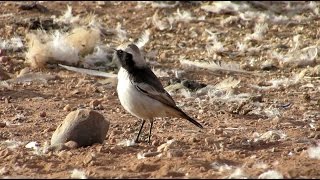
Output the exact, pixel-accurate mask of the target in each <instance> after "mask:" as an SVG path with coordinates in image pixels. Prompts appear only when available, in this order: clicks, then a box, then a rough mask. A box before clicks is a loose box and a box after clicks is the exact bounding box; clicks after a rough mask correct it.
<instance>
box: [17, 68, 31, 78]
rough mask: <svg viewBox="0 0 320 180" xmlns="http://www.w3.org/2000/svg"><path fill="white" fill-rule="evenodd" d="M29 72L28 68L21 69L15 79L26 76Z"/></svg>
mask: <svg viewBox="0 0 320 180" xmlns="http://www.w3.org/2000/svg"><path fill="white" fill-rule="evenodd" d="M29 72H30V68H29V67H25V68H23V69H21V71H20V73H19V75H18V76H17V77H20V76H22V75H25V74H27V73H29Z"/></svg>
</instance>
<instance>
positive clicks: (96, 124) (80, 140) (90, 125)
mask: <svg viewBox="0 0 320 180" xmlns="http://www.w3.org/2000/svg"><path fill="white" fill-rule="evenodd" d="M109 125H110V122H109V121H108V120H106V119H105V118H104V117H103V115H101V114H100V113H98V112H96V111H91V110H87V109H80V110H76V111H72V112H70V113H69V114H68V115H67V117H66V118H65V120H64V121H63V122H62V123H61V124H60V125H59V126H58V128H57V129H56V130H55V132H54V133H53V135H52V137H51V145H56V144H60V143H65V142H68V141H74V142H76V143H77V145H78V146H77V147H82V146H90V145H92V144H94V143H103V141H104V140H105V138H106V134H107V132H108V130H109Z"/></svg>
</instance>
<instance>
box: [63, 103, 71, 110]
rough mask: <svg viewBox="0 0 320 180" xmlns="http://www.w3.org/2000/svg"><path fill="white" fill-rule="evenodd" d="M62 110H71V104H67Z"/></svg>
mask: <svg viewBox="0 0 320 180" xmlns="http://www.w3.org/2000/svg"><path fill="white" fill-rule="evenodd" d="M63 110H64V111H71V106H70V105H69V104H67V105H66V106H65V107H64V108H63Z"/></svg>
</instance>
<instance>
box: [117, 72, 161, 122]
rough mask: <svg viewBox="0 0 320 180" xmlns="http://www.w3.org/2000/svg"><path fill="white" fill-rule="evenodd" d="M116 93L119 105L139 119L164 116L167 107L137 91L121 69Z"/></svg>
mask: <svg viewBox="0 0 320 180" xmlns="http://www.w3.org/2000/svg"><path fill="white" fill-rule="evenodd" d="M117 92H118V97H119V100H120V103H121V105H122V106H123V107H124V108H125V109H126V110H127V111H128V112H130V113H131V114H133V115H134V116H136V117H138V118H140V119H152V118H154V117H163V116H166V110H167V106H165V105H163V104H162V103H161V102H159V101H157V100H154V99H152V98H150V97H149V96H147V95H144V94H142V93H141V92H140V91H139V90H137V89H136V88H135V87H134V86H133V85H132V84H131V82H130V80H129V77H128V73H127V72H126V70H124V69H123V68H120V70H119V73H118V85H117Z"/></svg>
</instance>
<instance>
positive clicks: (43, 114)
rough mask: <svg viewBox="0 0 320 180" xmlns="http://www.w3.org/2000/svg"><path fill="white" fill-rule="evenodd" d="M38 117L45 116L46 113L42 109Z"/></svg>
mask: <svg viewBox="0 0 320 180" xmlns="http://www.w3.org/2000/svg"><path fill="white" fill-rule="evenodd" d="M39 116H40V117H46V116H47V113H46V112H44V111H42V112H41V113H40V114H39Z"/></svg>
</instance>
